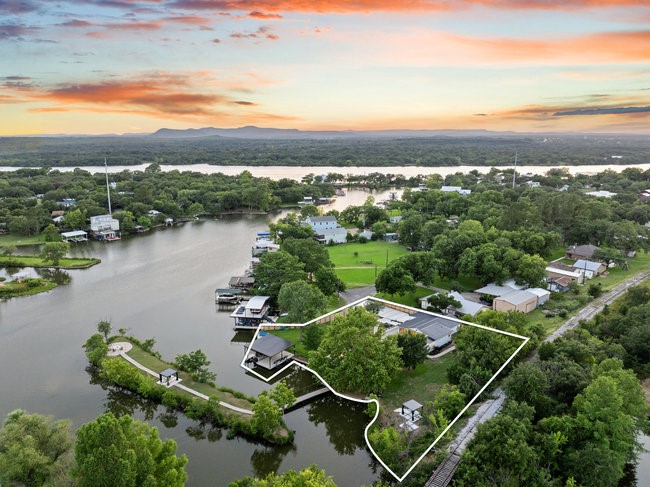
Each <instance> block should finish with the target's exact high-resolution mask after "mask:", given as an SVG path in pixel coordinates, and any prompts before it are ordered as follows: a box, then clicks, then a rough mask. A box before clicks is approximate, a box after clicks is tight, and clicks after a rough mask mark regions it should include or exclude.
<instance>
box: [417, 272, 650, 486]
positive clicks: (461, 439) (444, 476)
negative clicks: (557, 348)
mask: <svg viewBox="0 0 650 487" xmlns="http://www.w3.org/2000/svg"><path fill="white" fill-rule="evenodd" d="M648 276H650V271H645V272H641V273H639V274H636V275H635V276H632V277H630V278H629V279H627V280H625V281H623V282H621V283H620V284H618V285H616V286H615V287H613V288H612V289H611V290H609V291H607V292H606V293H605V294H603V295H602V296H601V297H599V298H598V299H595V300H594V301H592V302H591V303H589V304H588V305H587V306H585V307H584V308H582V309H581V310H580V311H579V312H578V313H577V314H576V315H575V316H573V317H571V318H570V319H568V320H567V321H566V322H565V323H564V324H563V325H562V326H560V327H559V328H558V329H557V330H555V331H554V332H553V333H551V334H550V335H549V336H548V337H546V339H545V340H544V341H547V342H552V341H554V340H556V339H557V338H558V337H560V336H562V335H563V334H564V333H566V332H567V331H568V330H571V329H573V328H575V327H576V326H578V324H579V323H580V322H581V321H582V320H590V319H591V318H593V317H594V316H595V315H596V314H597V313H600V312H601V311H602V310H603V308H604V307H605V305H609V304H611V303H613V302H614V301H615V300H616V299H618V298H619V297H620V296H621V295H622V294H623V293H625V291H627V290H628V289H629V288H630V287H632V286H636V285H637V284H639V283H640V282H641V281H643V280H645V279H647V278H648ZM536 359H537V353H535V354H534V355H533V356H531V358H530V361H535V360H536ZM505 398H506V395H505V393H504V392H503V390H502V389H501V388H499V389H497V390H496V391H495V392H494V398H493V399H490V400H488V401H485V402H484V403H483V404H482V405H481V406H480V407H479V409H478V410H477V411H476V413H474V416H472V417H471V418H469V420H468V422H467V424H466V425H465V427H464V428H463V429H461V431H460V432H459V433H458V435H457V437H456V439H455V440H454V441H453V442H452V443H451V444H450V445H449V447H448V449H447V450H448V452H449V457H448V459H451V458H452V457H455V456H459V455H461V454H462V452H463V451H464V450H465V448H466V447H467V445H468V443H469V441H470V440H471V439H472V437H473V436H474V434H475V433H476V428H477V426H478V425H479V424H481V423H484V422H485V421H487V420H488V419H490V418H492V417H494V416H495V415H496V414H497V413H498V412H499V410H500V409H501V406H502V405H503V403H504V401H505ZM445 462H446V460H445ZM443 463H444V462H443ZM449 463H451V464H452V465H453V467H452V468H453V470H455V469H456V467H457V466H458V463H459V462H457V461H455V462H449ZM447 470H449V468H448V469H447ZM453 470H452V472H449V471H442V469H441V470H436V471H434V472H433V474H432V475H431V477H430V478H429V480H428V482H427V484H426V485H436V486H446V485H447V484H448V483H449V481H451V479H452V478H453Z"/></svg>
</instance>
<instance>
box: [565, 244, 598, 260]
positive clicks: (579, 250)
mask: <svg viewBox="0 0 650 487" xmlns="http://www.w3.org/2000/svg"><path fill="white" fill-rule="evenodd" d="M596 250H598V247H597V246H595V245H591V244H587V245H571V246H570V247H569V248H568V249H567V251H566V256H567V258H568V259H572V260H578V259H591V258H592V257H593V256H594V252H595V251H596Z"/></svg>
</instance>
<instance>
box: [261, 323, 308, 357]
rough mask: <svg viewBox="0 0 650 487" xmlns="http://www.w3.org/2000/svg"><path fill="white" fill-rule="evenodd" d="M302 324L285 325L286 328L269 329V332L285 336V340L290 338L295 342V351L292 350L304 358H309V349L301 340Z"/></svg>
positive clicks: (281, 336)
mask: <svg viewBox="0 0 650 487" xmlns="http://www.w3.org/2000/svg"><path fill="white" fill-rule="evenodd" d="M301 328H302V326H300V327H298V326H292V327H285V329H284V330H282V329H281V330H268V332H267V333H270V334H271V335H275V336H277V337H280V338H284V339H285V340H289V341H290V342H291V343H294V344H295V351H293V350H290V351H291V352H293V353H294V354H295V355H298V356H300V357H303V358H307V349H306V348H305V345H304V344H303V343H302V342H301V341H300V333H301V332H300V330H301Z"/></svg>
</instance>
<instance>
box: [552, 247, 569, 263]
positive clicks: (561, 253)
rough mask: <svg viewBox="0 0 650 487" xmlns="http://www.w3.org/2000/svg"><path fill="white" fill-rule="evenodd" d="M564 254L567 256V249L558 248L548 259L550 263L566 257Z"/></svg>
mask: <svg viewBox="0 0 650 487" xmlns="http://www.w3.org/2000/svg"><path fill="white" fill-rule="evenodd" d="M564 254H566V247H558V248H556V249H554V250H553V251H552V252H551V255H550V256H549V257H548V261H549V262H551V261H554V260H556V259H559V258H560V257H564Z"/></svg>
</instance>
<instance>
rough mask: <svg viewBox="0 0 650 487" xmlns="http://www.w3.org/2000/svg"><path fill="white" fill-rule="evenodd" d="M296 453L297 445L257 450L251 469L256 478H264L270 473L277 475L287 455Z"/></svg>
mask: <svg viewBox="0 0 650 487" xmlns="http://www.w3.org/2000/svg"><path fill="white" fill-rule="evenodd" d="M295 451H296V445H294V444H292V445H283V446H273V447H267V446H263V447H259V448H255V451H254V452H253V454H252V455H251V467H252V468H253V472H255V476H256V477H261V478H263V477H266V476H267V475H268V474H270V473H276V472H277V471H278V469H279V468H280V465H281V464H282V460H284V457H285V456H286V455H287V453H289V452H295Z"/></svg>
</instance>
